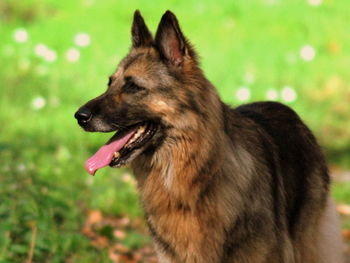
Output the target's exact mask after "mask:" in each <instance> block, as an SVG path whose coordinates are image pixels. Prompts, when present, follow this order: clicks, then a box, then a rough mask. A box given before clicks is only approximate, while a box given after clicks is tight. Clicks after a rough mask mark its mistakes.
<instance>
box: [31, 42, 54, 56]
mask: <svg viewBox="0 0 350 263" xmlns="http://www.w3.org/2000/svg"><path fill="white" fill-rule="evenodd" d="M49 51H50V50H49V48H48V47H47V46H46V45H45V44H42V43H40V44H37V45H36V46H35V48H34V53H35V55H37V56H38V57H45V56H46V54H47V53H48V52H49Z"/></svg>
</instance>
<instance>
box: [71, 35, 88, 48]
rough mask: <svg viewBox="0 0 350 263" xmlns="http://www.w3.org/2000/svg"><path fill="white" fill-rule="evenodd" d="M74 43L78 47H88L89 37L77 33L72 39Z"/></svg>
mask: <svg viewBox="0 0 350 263" xmlns="http://www.w3.org/2000/svg"><path fill="white" fill-rule="evenodd" d="M74 43H75V44H76V45H77V46H79V47H86V46H88V45H90V36H89V35H88V34H86V33H78V34H76V35H75V37H74Z"/></svg>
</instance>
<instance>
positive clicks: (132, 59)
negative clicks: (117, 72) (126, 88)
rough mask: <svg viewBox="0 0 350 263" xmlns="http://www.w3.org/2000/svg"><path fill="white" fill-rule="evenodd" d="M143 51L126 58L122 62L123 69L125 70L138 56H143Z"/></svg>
mask: <svg viewBox="0 0 350 263" xmlns="http://www.w3.org/2000/svg"><path fill="white" fill-rule="evenodd" d="M144 54H145V53H138V54H136V55H135V56H133V57H130V58H128V60H127V61H126V62H125V64H124V71H126V70H127V68H128V67H130V66H131V64H133V63H134V62H135V61H136V60H137V59H138V58H139V57H141V56H143V55H144Z"/></svg>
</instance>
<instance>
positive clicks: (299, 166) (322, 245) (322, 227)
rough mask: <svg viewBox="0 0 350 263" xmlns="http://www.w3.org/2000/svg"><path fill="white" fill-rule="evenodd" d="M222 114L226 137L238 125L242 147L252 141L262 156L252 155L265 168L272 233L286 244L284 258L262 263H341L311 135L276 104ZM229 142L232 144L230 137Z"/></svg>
mask: <svg viewBox="0 0 350 263" xmlns="http://www.w3.org/2000/svg"><path fill="white" fill-rule="evenodd" d="M227 113H228V114H229V116H230V117H229V119H230V121H228V122H227V123H228V124H227V125H231V128H229V129H228V131H227V132H228V134H230V130H233V131H235V132H236V133H237V123H240V124H239V126H240V127H239V128H238V129H240V130H241V133H240V134H242V133H243V134H246V138H245V139H246V147H247V148H250V147H254V146H253V145H250V143H249V140H250V138H251V137H257V136H258V137H259V138H260V139H259V140H260V142H261V144H260V145H259V144H254V145H255V146H256V147H259V146H260V147H262V148H263V149H264V151H265V154H264V155H262V156H256V155H255V156H256V158H257V161H258V162H259V161H260V162H262V163H267V164H268V169H269V170H270V174H271V178H270V180H271V181H270V182H269V183H270V184H271V191H272V193H270V194H271V195H272V196H273V211H274V213H275V215H274V219H275V227H276V228H275V229H276V230H277V232H278V234H279V235H281V236H280V237H278V239H279V240H280V241H281V243H280V247H283V245H282V244H285V245H286V247H285V248H286V250H285V251H284V257H283V256H282V258H280V259H277V258H275V259H272V258H270V259H269V261H268V262H275V261H276V262H308V263H309V262H310V263H313V262H315V263H317V262H318V263H319V262H324V263H325V262H330V263H332V262H334V263H338V262H342V257H341V254H342V253H341V250H342V242H341V237H340V235H339V223H338V218H337V215H336V212H335V209H334V205H333V202H332V200H331V198H330V197H329V184H330V177H329V173H328V169H327V166H326V163H325V159H324V157H323V154H322V151H321V149H320V147H319V145H318V144H317V141H316V139H315V137H314V136H313V134H312V133H311V131H310V130H309V129H308V128H307V126H305V124H304V123H303V122H302V121H301V120H300V118H299V117H298V115H297V114H296V113H295V112H294V111H293V110H292V109H290V108H289V107H287V106H285V105H283V104H280V103H276V102H258V103H252V104H247V105H242V106H240V107H238V108H236V109H230V110H227ZM237 114H238V115H239V116H240V117H241V119H240V121H237ZM238 119H239V118H238ZM231 137H232V140H233V144H235V136H234V135H233V134H232V133H231ZM254 140H255V139H254ZM253 151H255V150H253ZM253 155H254V154H253ZM259 158H261V159H260V160H259ZM265 179H266V178H265ZM262 183H263V182H262ZM289 249H292V251H288V250H289ZM291 252H292V253H291Z"/></svg>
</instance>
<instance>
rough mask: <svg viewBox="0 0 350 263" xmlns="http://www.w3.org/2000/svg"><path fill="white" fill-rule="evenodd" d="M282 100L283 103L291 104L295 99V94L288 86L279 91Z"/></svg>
mask: <svg viewBox="0 0 350 263" xmlns="http://www.w3.org/2000/svg"><path fill="white" fill-rule="evenodd" d="M281 97H282V100H284V101H285V102H293V101H295V100H296V99H297V93H296V92H295V90H294V89H293V88H292V87H290V86H284V87H283V89H282V91H281Z"/></svg>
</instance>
